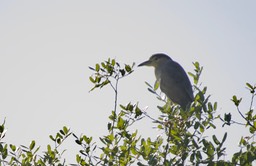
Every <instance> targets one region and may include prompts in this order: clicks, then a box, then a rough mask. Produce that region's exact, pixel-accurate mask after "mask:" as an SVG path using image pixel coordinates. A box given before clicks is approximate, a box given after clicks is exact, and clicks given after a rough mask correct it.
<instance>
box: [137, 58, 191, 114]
mask: <svg viewBox="0 0 256 166" xmlns="http://www.w3.org/2000/svg"><path fill="white" fill-rule="evenodd" d="M139 66H153V67H155V76H156V79H157V81H159V82H160V89H161V91H162V92H164V93H165V95H166V96H167V97H168V98H169V99H171V101H173V102H174V103H177V104H179V105H180V106H181V108H182V109H183V110H185V109H186V108H187V107H188V106H189V105H190V104H191V102H192V101H193V100H194V96H193V91H192V86H191V83H190V81H189V78H188V76H187V74H186V72H185V70H184V69H183V68H182V67H181V65H180V64H178V63H177V62H175V61H173V60H172V59H171V58H170V57H169V56H167V55H165V54H162V53H158V54H154V55H152V56H151V57H150V58H149V60H148V61H145V62H143V63H141V64H139Z"/></svg>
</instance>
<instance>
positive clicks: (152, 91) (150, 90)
mask: <svg viewBox="0 0 256 166" xmlns="http://www.w3.org/2000/svg"><path fill="white" fill-rule="evenodd" d="M148 91H149V92H151V93H153V94H156V92H155V91H154V90H152V89H150V88H148Z"/></svg>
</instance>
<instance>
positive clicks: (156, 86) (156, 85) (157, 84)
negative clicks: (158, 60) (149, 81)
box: [154, 80, 160, 91]
mask: <svg viewBox="0 0 256 166" xmlns="http://www.w3.org/2000/svg"><path fill="white" fill-rule="evenodd" d="M159 85H160V81H157V80H156V81H155V85H154V91H156V90H157V89H158V88H159Z"/></svg>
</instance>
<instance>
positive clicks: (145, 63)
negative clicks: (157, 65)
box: [138, 60, 151, 67]
mask: <svg viewBox="0 0 256 166" xmlns="http://www.w3.org/2000/svg"><path fill="white" fill-rule="evenodd" d="M140 66H151V61H150V60H148V61H145V62H142V63H141V64H139V65H138V67H140Z"/></svg>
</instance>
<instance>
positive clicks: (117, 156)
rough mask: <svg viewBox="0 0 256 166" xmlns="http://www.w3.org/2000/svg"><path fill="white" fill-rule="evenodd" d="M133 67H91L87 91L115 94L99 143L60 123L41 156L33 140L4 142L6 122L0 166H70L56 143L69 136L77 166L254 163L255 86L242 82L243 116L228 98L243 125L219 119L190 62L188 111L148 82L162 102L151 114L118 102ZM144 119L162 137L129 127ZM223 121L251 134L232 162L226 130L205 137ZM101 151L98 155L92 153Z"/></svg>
mask: <svg viewBox="0 0 256 166" xmlns="http://www.w3.org/2000/svg"><path fill="white" fill-rule="evenodd" d="M134 65H135V64H134V63H133V64H132V65H127V64H125V65H123V66H121V65H120V64H119V63H118V62H116V60H115V59H108V60H106V61H104V62H101V63H99V64H96V65H95V67H90V69H91V70H92V71H93V75H92V76H91V77H90V81H91V82H92V83H93V85H94V86H93V88H92V89H91V91H93V90H95V89H98V88H103V87H105V86H110V87H111V88H112V89H113V91H114V92H115V93H114V94H115V100H114V109H113V111H112V112H111V114H110V116H109V122H108V124H107V129H108V134H107V135H105V136H103V137H100V138H99V140H100V141H101V142H102V143H103V145H102V146H99V145H97V143H96V142H95V141H94V140H93V137H91V136H86V135H82V136H79V137H78V136H77V134H75V133H73V132H72V131H71V130H70V129H68V128H67V127H65V126H64V127H63V128H62V129H61V130H60V131H59V132H57V133H56V135H55V136H53V135H50V139H51V141H53V142H54V145H55V146H54V147H51V146H50V145H48V146H47V151H46V152H43V155H39V154H38V152H39V150H40V148H39V147H36V142H35V141H31V143H30V145H28V146H19V147H18V146H15V145H12V144H8V143H5V142H2V140H3V139H4V136H5V134H6V130H5V120H4V122H3V123H2V125H1V126H0V140H1V143H0V164H1V165H28V166H30V165H60V166H62V165H68V164H66V160H65V159H63V158H62V154H63V153H64V151H61V152H60V151H59V146H60V145H62V144H63V142H64V141H65V140H66V139H67V138H70V137H72V136H73V138H74V140H75V144H77V145H78V146H80V148H81V149H80V151H79V152H77V154H76V162H77V163H76V164H70V165H81V166H89V165H116V166H117V165H118V166H119V165H121V166H126V165H139V166H144V165H166V166H167V165H203V164H205V165H223V166H229V165H230V166H231V165H252V163H253V162H254V161H255V160H256V146H255V141H254V136H255V131H256V114H255V113H254V110H253V108H252V106H253V101H254V96H255V95H256V93H255V90H256V86H255V85H254V86H253V85H251V84H249V83H246V86H247V88H248V90H249V92H250V94H251V96H252V97H251V104H250V106H249V110H248V111H247V113H246V114H242V112H241V111H240V108H239V104H240V103H241V101H242V99H241V98H240V99H238V98H237V97H236V96H233V97H232V101H233V103H234V105H235V106H236V108H237V111H238V112H239V114H240V115H241V116H242V118H243V119H244V123H241V122H236V121H235V120H233V119H232V118H231V117H232V116H231V114H230V113H228V114H225V116H224V117H223V118H222V117H220V115H216V110H217V102H211V101H210V96H209V95H207V87H206V86H205V87H202V84H201V83H200V81H199V78H200V76H201V74H202V71H203V67H201V66H200V64H199V63H198V62H195V63H193V65H194V67H195V69H194V72H193V73H189V75H190V76H191V77H192V78H193V80H194V85H193V87H194V94H195V100H194V102H193V103H192V104H191V107H190V108H189V110H188V111H182V110H181V109H180V107H179V106H177V105H175V104H174V103H172V102H171V101H170V100H168V99H162V98H161V96H160V95H159V93H158V87H159V84H158V83H155V84H154V86H152V85H150V84H149V83H146V85H147V86H148V90H149V91H150V92H151V93H152V94H153V95H155V96H156V99H157V100H160V101H161V102H162V105H161V106H158V107H157V108H158V109H159V111H160V112H161V116H159V117H158V118H157V119H154V118H152V117H151V116H150V115H148V114H147V113H146V112H145V111H143V110H142V109H140V107H139V104H138V103H129V104H127V105H122V104H119V103H118V85H119V81H120V80H121V79H122V78H124V77H127V76H129V75H130V74H132V72H133V67H134ZM142 118H149V119H150V120H151V121H152V123H153V124H154V125H155V126H156V127H157V128H158V129H159V130H162V131H163V133H164V134H163V135H161V136H159V137H157V138H156V139H154V140H153V139H151V138H144V137H142V136H141V135H140V134H139V131H137V130H136V131H132V130H130V129H131V127H132V126H133V124H134V123H139V122H140V120H141V119H142ZM217 119H220V120H222V121H223V127H225V126H226V125H245V126H246V127H247V129H248V130H249V131H250V133H251V135H250V136H246V137H242V138H241V140H240V142H239V145H240V146H241V150H240V151H239V152H236V153H234V154H233V157H232V159H231V160H225V159H224V155H225V150H226V148H227V147H225V141H226V140H227V139H226V138H227V135H228V133H225V134H224V135H223V137H221V138H217V136H216V135H214V134H213V135H210V136H208V137H204V134H205V132H206V131H207V130H214V129H216V126H215V123H216V120H217ZM98 150H100V151H101V155H99V156H97V155H95V154H96V151H98Z"/></svg>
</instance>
